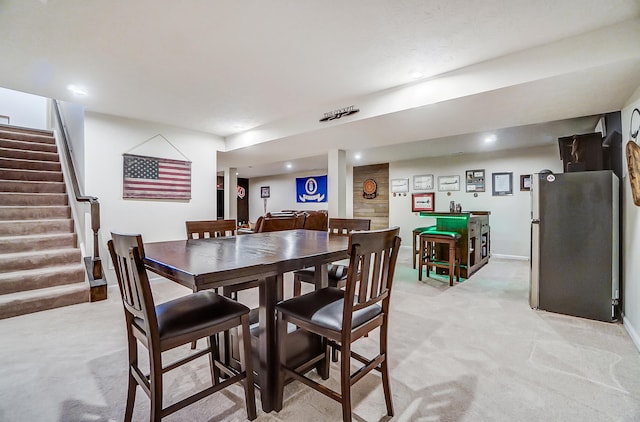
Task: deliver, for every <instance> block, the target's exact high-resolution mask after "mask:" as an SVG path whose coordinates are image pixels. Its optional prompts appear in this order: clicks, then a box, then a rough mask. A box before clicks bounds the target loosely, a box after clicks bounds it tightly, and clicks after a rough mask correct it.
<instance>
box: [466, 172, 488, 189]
mask: <svg viewBox="0 0 640 422" xmlns="http://www.w3.org/2000/svg"><path fill="white" fill-rule="evenodd" d="M465 183H466V186H467V192H484V170H467V171H466V172H465Z"/></svg>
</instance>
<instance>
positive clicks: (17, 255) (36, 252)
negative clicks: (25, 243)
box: [0, 248, 80, 259]
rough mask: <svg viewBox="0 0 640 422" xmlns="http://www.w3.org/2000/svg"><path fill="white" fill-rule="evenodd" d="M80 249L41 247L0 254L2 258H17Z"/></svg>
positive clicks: (77, 249) (78, 249) (56, 253)
mask: <svg viewBox="0 0 640 422" xmlns="http://www.w3.org/2000/svg"><path fill="white" fill-rule="evenodd" d="M72 251H73V252H75V251H78V253H79V252H80V248H56V249H40V250H34V251H25V252H10V253H2V254H0V258H4V259H15V258H21V257H28V256H33V255H58V254H64V253H70V252H72Z"/></svg>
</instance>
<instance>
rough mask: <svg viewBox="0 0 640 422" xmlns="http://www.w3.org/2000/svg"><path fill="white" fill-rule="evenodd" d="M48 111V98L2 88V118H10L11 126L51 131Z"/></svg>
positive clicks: (0, 105) (0, 102)
mask: <svg viewBox="0 0 640 422" xmlns="http://www.w3.org/2000/svg"><path fill="white" fill-rule="evenodd" d="M47 109H48V106H47V99H46V98H43V97H39V96H37V95H31V94H27V93H24V92H19V91H13V90H10V89H6V88H0V116H9V124H10V125H13V126H22V127H28V128H32V129H43V130H46V129H49V126H48V121H47Z"/></svg>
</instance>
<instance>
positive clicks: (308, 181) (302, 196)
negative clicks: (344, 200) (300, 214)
mask: <svg viewBox="0 0 640 422" xmlns="http://www.w3.org/2000/svg"><path fill="white" fill-rule="evenodd" d="M296 201H297V202H327V176H311V177H296Z"/></svg>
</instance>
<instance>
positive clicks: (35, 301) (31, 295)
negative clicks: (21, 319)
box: [0, 125, 90, 319]
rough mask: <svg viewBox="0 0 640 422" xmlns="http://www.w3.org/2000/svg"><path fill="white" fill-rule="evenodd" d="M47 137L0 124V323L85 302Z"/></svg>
mask: <svg viewBox="0 0 640 422" xmlns="http://www.w3.org/2000/svg"><path fill="white" fill-rule="evenodd" d="M77 245H78V242H77V237H76V234H75V232H74V224H73V219H72V218H71V208H70V207H69V205H68V199H67V194H66V190H65V184H64V180H63V174H62V170H61V164H60V160H59V157H58V152H57V148H56V144H55V139H54V137H53V134H52V132H47V131H39V130H30V129H23V128H16V127H12V126H4V125H0V319H3V318H9V317H13V316H17V315H23V314H27V313H32V312H38V311H42V310H46V309H52V308H58V307H61V306H66V305H72V304H76V303H81V302H88V301H89V300H90V289H89V284H88V283H87V282H86V281H85V273H86V272H85V267H84V265H83V264H82V257H81V253H80V249H79V248H78V246H77Z"/></svg>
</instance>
